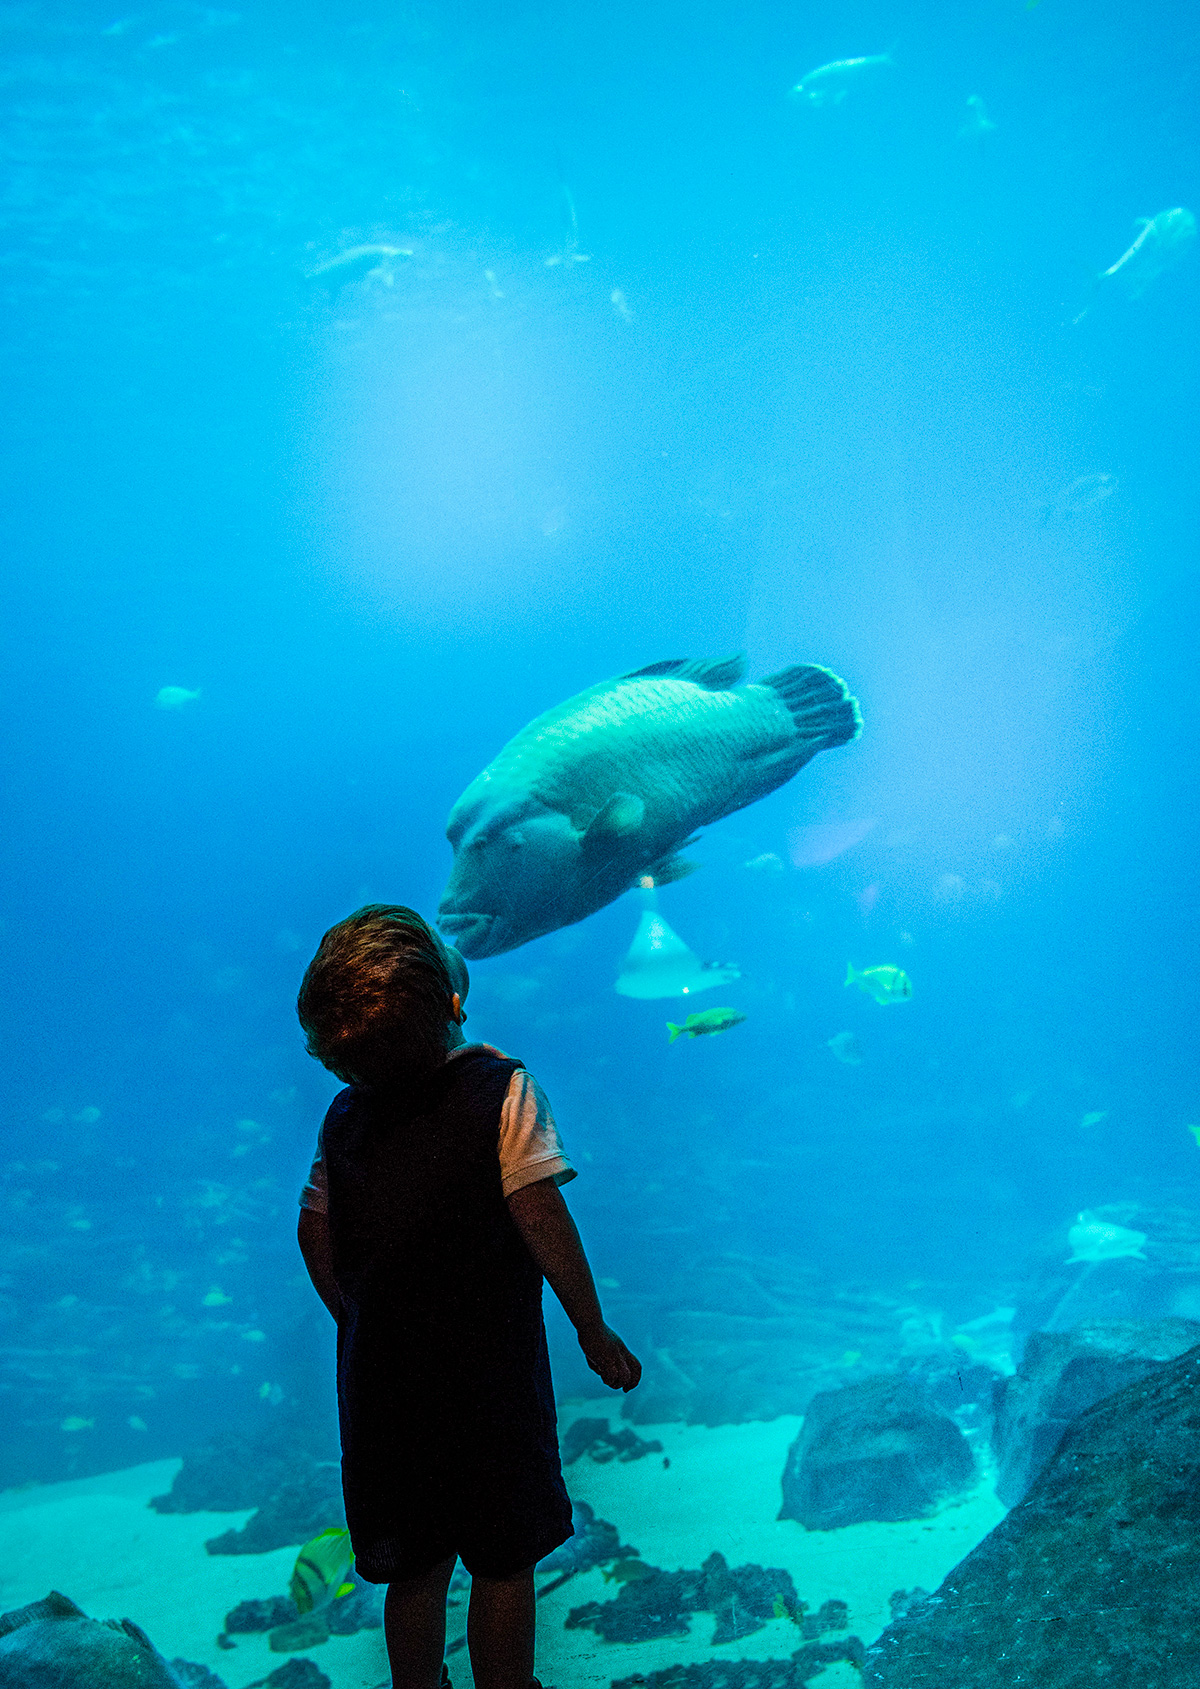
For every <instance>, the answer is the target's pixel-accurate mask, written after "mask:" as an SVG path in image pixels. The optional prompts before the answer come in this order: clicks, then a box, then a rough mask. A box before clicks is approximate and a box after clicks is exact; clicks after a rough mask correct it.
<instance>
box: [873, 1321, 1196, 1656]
mask: <svg viewBox="0 0 1200 1689" xmlns="http://www.w3.org/2000/svg"><path fill="white" fill-rule="evenodd" d="M1198 1432H1200V1347H1197V1348H1193V1349H1189V1350H1188V1351H1187V1353H1186V1354H1183V1355H1181V1356H1179V1357H1178V1358H1177V1359H1176V1360H1174V1361H1170V1362H1168V1363H1167V1364H1166V1365H1164V1366H1160V1367H1158V1368H1157V1369H1156V1370H1155V1371H1154V1372H1152V1373H1150V1374H1149V1375H1148V1376H1147V1377H1145V1378H1142V1379H1139V1380H1137V1381H1136V1382H1134V1383H1132V1384H1129V1385H1127V1386H1126V1387H1125V1388H1124V1389H1123V1390H1120V1391H1119V1392H1118V1393H1117V1394H1116V1395H1113V1396H1109V1397H1107V1398H1106V1399H1105V1400H1104V1401H1102V1402H1099V1403H1098V1404H1096V1405H1095V1406H1093V1407H1091V1408H1088V1409H1087V1410H1085V1411H1084V1412H1083V1413H1082V1414H1081V1415H1080V1416H1079V1417H1078V1418H1077V1419H1075V1420H1074V1421H1073V1422H1072V1423H1071V1424H1070V1426H1069V1427H1068V1428H1067V1430H1066V1432H1065V1434H1064V1436H1063V1438H1062V1441H1061V1443H1060V1444H1059V1446H1058V1449H1057V1451H1056V1452H1055V1454H1054V1455H1053V1456H1052V1457H1051V1459H1050V1461H1049V1463H1048V1464H1047V1465H1046V1466H1045V1467H1044V1468H1043V1470H1042V1471H1041V1473H1040V1474H1039V1475H1038V1476H1037V1478H1036V1479H1035V1480H1034V1482H1033V1485H1032V1487H1031V1488H1030V1490H1029V1493H1028V1494H1027V1495H1026V1497H1025V1499H1024V1500H1023V1501H1021V1502H1020V1503H1019V1504H1018V1505H1017V1506H1016V1507H1014V1508H1013V1510H1012V1512H1011V1513H1009V1514H1008V1516H1007V1517H1006V1518H1005V1519H1004V1520H1002V1521H1001V1523H1000V1524H999V1525H998V1526H997V1527H996V1529H995V1530H994V1531H992V1532H991V1534H990V1535H989V1536H987V1537H985V1538H984V1540H983V1542H981V1543H980V1544H979V1546H978V1547H977V1548H976V1549H974V1550H973V1552H972V1553H970V1554H969V1555H968V1556H967V1557H966V1559H965V1560H963V1561H962V1562H961V1564H960V1565H958V1566H956V1567H955V1569H954V1570H953V1571H952V1572H951V1573H950V1575H949V1577H948V1578H947V1579H946V1580H945V1582H944V1583H943V1584H942V1585H941V1587H940V1588H939V1589H938V1590H937V1591H936V1592H935V1593H934V1594H933V1595H932V1596H930V1597H928V1598H926V1599H924V1600H920V1601H917V1602H916V1603H914V1604H913V1605H911V1606H910V1607H909V1609H908V1611H907V1612H905V1613H904V1614H903V1616H901V1617H899V1618H898V1619H897V1620H896V1621H895V1622H894V1623H892V1624H891V1625H889V1626H888V1628H887V1629H886V1630H885V1631H884V1633H883V1635H882V1636H881V1637H880V1638H879V1640H878V1642H876V1643H875V1644H874V1645H873V1647H871V1648H870V1649H869V1650H868V1654H867V1659H866V1664H865V1666H864V1682H865V1683H866V1684H868V1685H870V1686H871V1689H946V1686H947V1685H948V1684H952V1685H953V1686H954V1689H1012V1685H1013V1684H1016V1683H1029V1684H1036V1685H1037V1689H1092V1686H1093V1685H1095V1684H1098V1683H1100V1684H1111V1685H1114V1686H1116V1685H1132V1684H1137V1685H1138V1689H1180V1686H1181V1685H1184V1684H1192V1683H1200V1607H1198V1606H1197V1603H1196V1599H1195V1591H1196V1589H1197V1587H1200V1436H1198V1435H1197V1433H1198Z"/></svg>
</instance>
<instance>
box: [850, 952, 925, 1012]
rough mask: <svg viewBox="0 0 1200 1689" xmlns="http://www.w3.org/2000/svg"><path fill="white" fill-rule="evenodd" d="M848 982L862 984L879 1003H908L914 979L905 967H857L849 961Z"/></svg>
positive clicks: (869, 995)
mask: <svg viewBox="0 0 1200 1689" xmlns="http://www.w3.org/2000/svg"><path fill="white" fill-rule="evenodd" d="M846 984H847V985H857V986H861V988H862V989H863V990H864V991H865V992H866V994H867V996H868V997H874V999H875V1001H876V1002H877V1003H885V1004H886V1003H907V1001H908V999H909V998H910V997H911V996H912V980H911V979H909V977H908V975H907V974H906V973H905V971H904V969H903V968H893V967H887V966H881V967H877V968H856V967H855V966H854V963H853V962H847V964H846Z"/></svg>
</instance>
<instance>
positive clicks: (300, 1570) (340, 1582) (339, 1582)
mask: <svg viewBox="0 0 1200 1689" xmlns="http://www.w3.org/2000/svg"><path fill="white" fill-rule="evenodd" d="M353 1565H354V1550H353V1549H352V1548H351V1546H350V1532H349V1531H347V1530H344V1529H342V1528H341V1527H340V1526H338V1525H330V1526H329V1528H328V1529H327V1530H324V1531H321V1532H319V1534H318V1535H317V1536H315V1537H314V1538H313V1539H312V1541H311V1542H306V1543H305V1545H304V1547H303V1548H302V1549H301V1550H300V1552H299V1554H297V1556H296V1569H295V1571H294V1572H293V1573H292V1581H291V1583H290V1584H289V1585H288V1587H289V1589H290V1590H291V1592H292V1600H293V1601H294V1602H295V1603H296V1607H297V1610H298V1611H299V1612H301V1613H315V1612H317V1611H319V1610H320V1608H322V1607H324V1606H325V1605H326V1604H327V1603H328V1602H330V1601H336V1599H337V1598H338V1596H339V1595H351V1594H353V1592H354V1585H353V1583H349V1582H347V1579H348V1578H349V1575H350V1569H351V1567H352V1566H353Z"/></svg>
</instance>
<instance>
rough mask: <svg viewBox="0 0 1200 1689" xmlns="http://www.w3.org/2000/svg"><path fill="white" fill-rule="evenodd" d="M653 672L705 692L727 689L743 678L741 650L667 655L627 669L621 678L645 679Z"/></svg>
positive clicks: (744, 676)
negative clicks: (712, 654)
mask: <svg viewBox="0 0 1200 1689" xmlns="http://www.w3.org/2000/svg"><path fill="white" fill-rule="evenodd" d="M653 675H669V676H670V678H671V679H672V680H690V681H693V682H694V683H695V684H696V685H697V686H703V687H704V688H705V690H706V691H708V692H728V690H729V688H730V687H731V686H736V685H737V683H738V681H739V680H744V679H745V678H746V658H745V654H744V653H743V652H741V651H735V652H734V653H733V655H732V656H730V657H667V658H666V659H665V660H664V661H663V662H661V663H647V665H646V667H645V668H644V669H631V670H630V672H629V673H628V674H623V675H622V676H621V679H622V680H648V679H650V677H651V676H653Z"/></svg>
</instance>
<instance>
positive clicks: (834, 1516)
mask: <svg viewBox="0 0 1200 1689" xmlns="http://www.w3.org/2000/svg"><path fill="white" fill-rule="evenodd" d="M974 1479H975V1461H974V1458H973V1456H972V1454H971V1450H970V1446H969V1445H968V1443H967V1440H966V1438H965V1437H964V1436H963V1434H962V1432H961V1431H960V1430H959V1428H958V1426H957V1425H956V1424H955V1423H954V1421H953V1420H952V1419H949V1418H948V1417H947V1416H946V1415H945V1414H944V1413H941V1412H940V1411H939V1410H938V1409H937V1408H936V1407H935V1405H934V1403H933V1401H932V1399H931V1397H930V1394H929V1392H928V1390H927V1389H926V1388H925V1387H924V1386H923V1385H922V1384H920V1383H919V1382H918V1381H917V1380H915V1379H912V1378H905V1377H891V1376H887V1377H882V1378H867V1379H864V1380H863V1381H862V1383H860V1384H847V1385H846V1386H844V1387H843V1388H842V1389H840V1390H827V1391H825V1392H823V1393H822V1394H820V1395H818V1396H814V1397H813V1399H812V1401H811V1402H810V1403H809V1404H808V1409H807V1412H806V1413H805V1416H804V1424H803V1425H802V1426H801V1428H800V1434H799V1436H798V1437H797V1438H796V1440H795V1442H794V1443H793V1444H792V1446H791V1448H790V1449H789V1450H788V1457H787V1465H786V1466H785V1467H784V1472H783V1506H782V1507H781V1508H780V1510H779V1517H780V1518H781V1519H798V1520H799V1521H800V1523H801V1524H802V1525H805V1526H806V1527H807V1528H808V1529H809V1530H813V1531H833V1530H837V1529H838V1528H839V1527H840V1526H842V1525H856V1524H860V1523H861V1522H862V1521H864V1520H867V1519H879V1520H889V1519H919V1518H920V1517H921V1516H922V1515H923V1514H926V1513H928V1512H929V1511H930V1510H931V1509H932V1508H933V1507H935V1506H936V1505H937V1503H938V1502H939V1501H942V1500H943V1499H944V1498H945V1497H947V1496H950V1495H957V1494H959V1493H960V1492H961V1491H963V1490H965V1489H967V1488H969V1486H970V1485H971V1484H972V1483H973V1482H974Z"/></svg>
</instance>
